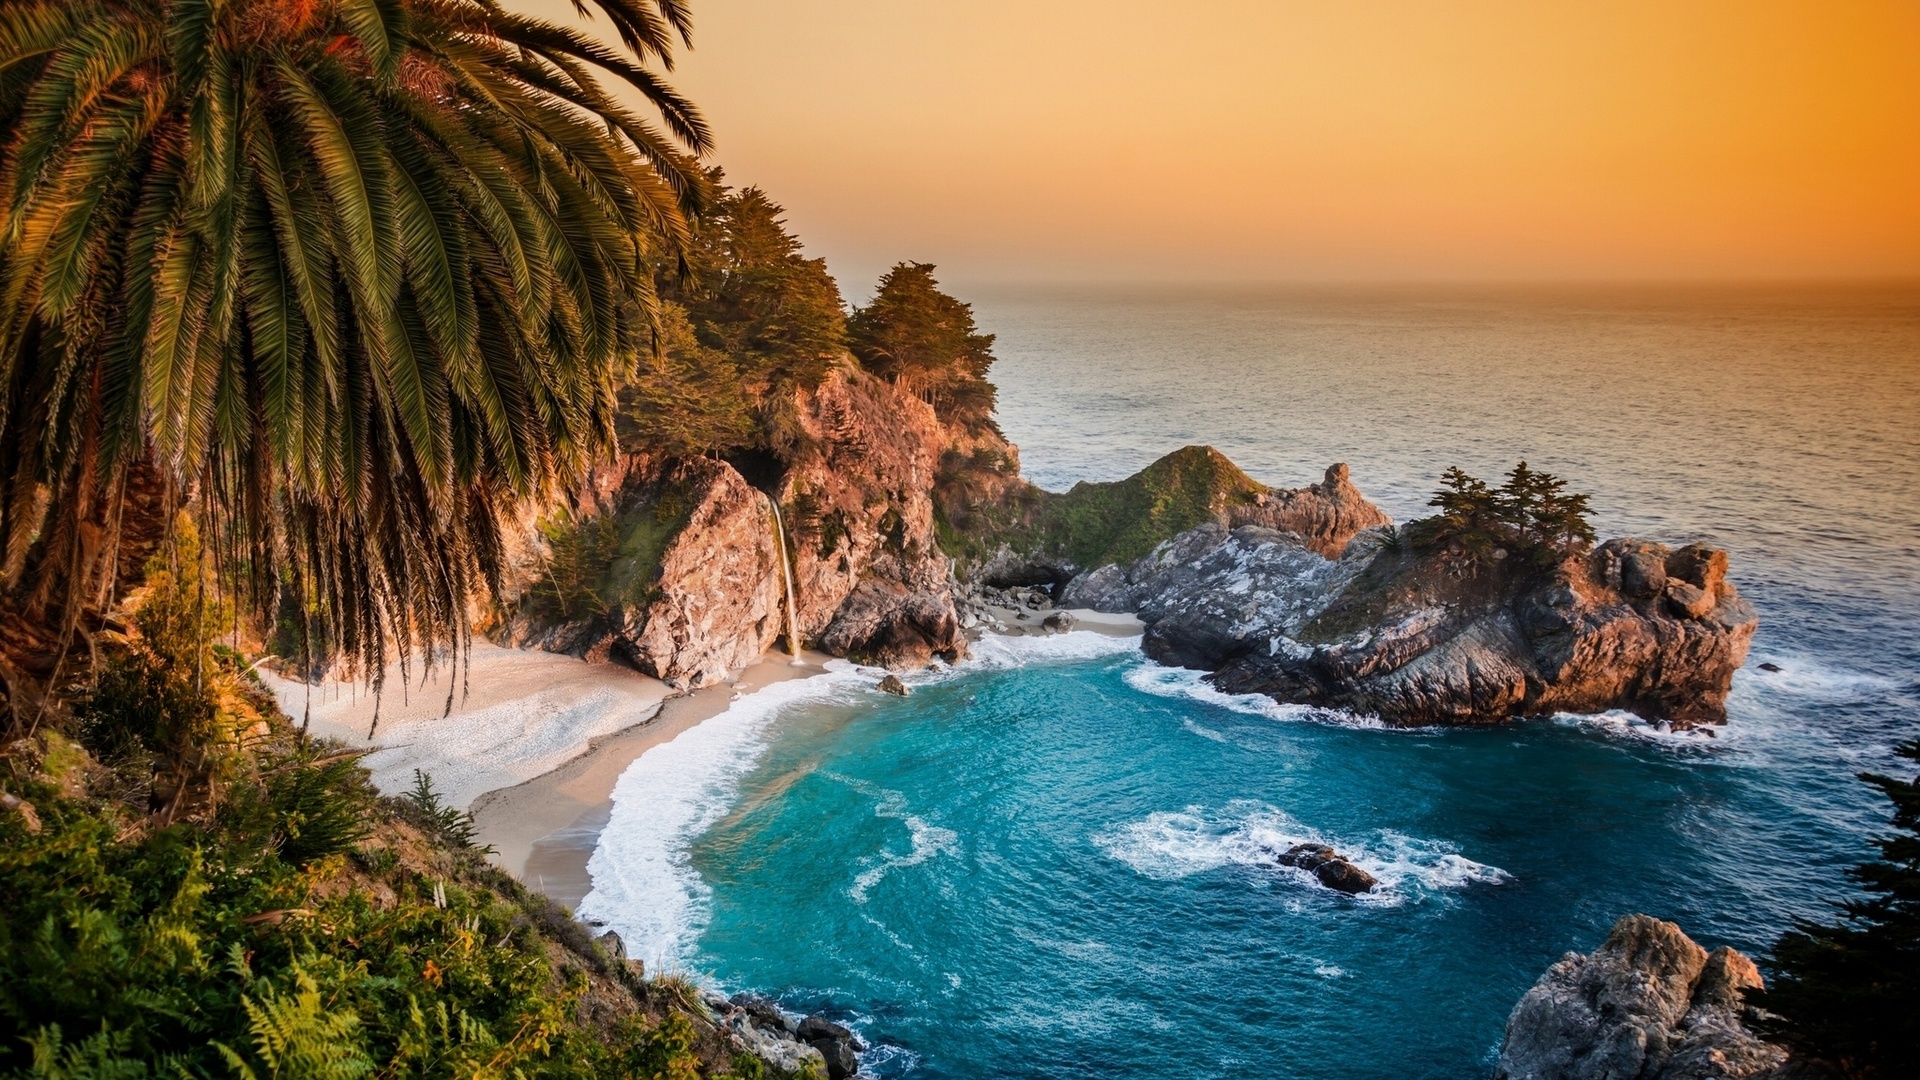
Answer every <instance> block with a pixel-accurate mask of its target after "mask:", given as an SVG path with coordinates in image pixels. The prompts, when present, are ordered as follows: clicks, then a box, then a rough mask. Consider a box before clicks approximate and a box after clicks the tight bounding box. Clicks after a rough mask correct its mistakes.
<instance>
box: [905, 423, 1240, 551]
mask: <svg viewBox="0 0 1920 1080" xmlns="http://www.w3.org/2000/svg"><path fill="white" fill-rule="evenodd" d="M1001 461H1002V459H1001V458H1000V457H999V456H997V455H996V454H995V451H994V448H991V447H988V448H984V450H983V451H982V452H981V453H978V454H976V455H974V456H973V457H969V458H958V459H950V460H949V461H947V462H945V463H944V467H943V471H942V477H941V483H942V491H941V493H940V494H941V499H940V502H939V506H940V509H941V513H942V518H941V525H942V531H941V537H940V539H941V545H942V547H944V548H945V549H946V550H947V552H948V554H950V555H955V556H958V557H960V558H962V559H964V560H966V561H967V562H969V563H972V564H975V565H978V564H981V563H984V562H986V561H987V560H989V559H992V558H993V557H994V555H995V553H996V552H997V551H998V550H999V549H1000V548H1001V547H1002V546H1003V545H1004V546H1006V547H1007V548H1008V549H1009V550H1011V551H1013V552H1014V553H1015V555H1016V558H1017V559H1018V560H1020V561H1023V562H1025V563H1031V564H1034V565H1035V567H1036V572H1040V568H1041V567H1051V568H1053V569H1052V570H1048V571H1045V572H1047V573H1053V574H1055V575H1056V576H1057V575H1059V574H1062V573H1065V572H1066V571H1067V570H1068V568H1073V569H1075V570H1088V569H1093V568H1095V567H1099V566H1105V565H1108V564H1111V563H1127V562H1131V561H1133V560H1135V559H1138V558H1141V557H1142V556H1144V555H1146V554H1147V553H1148V552H1151V551H1152V550H1153V549H1154V547H1155V546H1157V545H1158V544H1160V543H1161V542H1163V541H1165V540H1169V539H1172V538H1173V537H1175V536H1178V535H1180V534H1181V533H1183V532H1186V531H1187V530H1188V529H1191V528H1193V527H1194V526H1196V525H1200V524H1203V523H1205V522H1209V521H1217V520H1224V519H1225V518H1226V517H1227V515H1228V513H1229V511H1230V510H1231V509H1232V508H1234V507H1237V506H1249V505H1251V504H1252V503H1253V502H1254V501H1255V500H1256V499H1258V498H1259V497H1260V496H1261V495H1262V494H1264V493H1265V492H1266V491H1267V488H1266V486H1265V485H1263V484H1261V483H1259V482H1258V481H1256V480H1254V479H1253V478H1252V477H1250V476H1248V475H1247V474H1246V473H1244V472H1241V471H1240V468H1239V466H1237V465H1235V464H1234V463H1233V462H1231V461H1229V460H1227V457H1226V455H1224V454H1222V453H1220V452H1219V451H1218V450H1215V449H1214V448H1212V447H1210V446H1188V447H1184V448H1182V449H1180V450H1176V451H1174V452H1173V453H1171V454H1168V455H1166V456H1165V457H1163V458H1161V459H1159V460H1158V461H1155V462H1154V463H1153V464H1151V465H1149V466H1147V467H1146V468H1144V469H1142V470H1140V471H1139V472H1137V473H1135V474H1133V475H1132V476H1129V477H1127V478H1126V479H1124V480H1115V481H1111V482H1107V483H1092V482H1087V481H1083V482H1081V483H1078V484H1075V485H1074V486H1073V487H1072V488H1071V489H1070V490H1068V491H1066V492H1064V493H1055V492H1050V491H1045V490H1042V489H1040V488H1037V487H1034V486H1033V485H1031V484H1028V483H1026V482H1024V481H1019V482H1018V483H1014V484H1002V485H999V486H997V487H995V488H993V489H991V490H990V492H989V494H987V495H986V496H984V497H982V496H979V495H977V494H976V493H975V492H974V490H973V486H974V485H977V484H978V483H979V479H978V477H979V473H980V472H982V471H985V472H988V473H994V472H997V471H998V469H999V467H1000V466H1001Z"/></svg>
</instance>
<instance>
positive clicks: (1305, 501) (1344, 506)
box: [1227, 463, 1393, 559]
mask: <svg viewBox="0 0 1920 1080" xmlns="http://www.w3.org/2000/svg"><path fill="white" fill-rule="evenodd" d="M1227 524H1228V525H1230V526H1236V527H1237V526H1242V525H1258V526H1260V527H1262V528H1267V529H1273V530H1274V531H1276V532H1284V533H1290V534H1292V535H1294V536H1296V537H1299V539H1300V543H1301V545H1302V546H1304V547H1306V549H1307V550H1309V551H1315V552H1318V553H1320V554H1321V555H1324V556H1326V557H1327V558H1329V559H1337V558H1339V557H1340V554H1341V552H1343V551H1345V550H1346V547H1347V542H1348V541H1349V540H1352V539H1353V538H1354V537H1355V536H1357V535H1359V534H1360V533H1362V532H1364V531H1366V530H1368V529H1373V528H1378V527H1380V526H1382V525H1391V524H1393V519H1392V518H1390V517H1388V516H1387V514H1386V512H1385V511H1384V510H1381V509H1380V508H1379V507H1377V506H1375V505H1373V503H1372V502H1370V501H1368V499H1367V497H1366V496H1365V495H1362V494H1361V493H1360V489H1359V488H1357V487H1354V486H1353V481H1352V480H1351V479H1350V478H1349V477H1348V474H1347V466H1346V465H1345V463H1337V464H1334V465H1329V466H1328V467H1327V474H1326V476H1325V478H1324V479H1322V480H1321V482H1320V483H1318V484H1309V485H1307V486H1306V487H1303V488H1291V489H1289V488H1268V489H1267V490H1265V491H1263V492H1260V493H1259V494H1258V495H1256V496H1254V498H1253V500H1252V501H1251V502H1249V503H1246V504H1244V505H1240V506H1234V507H1231V508H1229V509H1228V511H1227Z"/></svg>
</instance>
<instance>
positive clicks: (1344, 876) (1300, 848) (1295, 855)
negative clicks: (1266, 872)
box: [1268, 844, 1379, 896]
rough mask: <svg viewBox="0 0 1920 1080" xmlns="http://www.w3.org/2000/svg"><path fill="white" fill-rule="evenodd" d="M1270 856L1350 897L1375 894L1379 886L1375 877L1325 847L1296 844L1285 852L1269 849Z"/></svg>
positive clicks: (1277, 861) (1278, 862)
mask: <svg viewBox="0 0 1920 1080" xmlns="http://www.w3.org/2000/svg"><path fill="white" fill-rule="evenodd" d="M1268 854H1269V855H1270V856H1271V857H1272V858H1273V861H1274V862H1275V863H1277V864H1279V865H1281V866H1291V867H1294V868H1296V869H1300V870H1305V871H1307V872H1308V873H1310V874H1312V875H1313V876H1314V877H1315V878H1316V879H1318V880H1319V882H1320V884H1322V885H1325V886H1326V887H1327V888H1329V889H1332V890H1334V891H1335V892H1343V893H1346V894H1347V895H1348V896H1354V895H1358V894H1359V893H1363V892H1372V891H1373V887H1374V886H1375V885H1378V884H1379V882H1378V881H1376V880H1374V876H1373V875H1372V874H1369V873H1367V872H1366V871H1365V870H1362V869H1360V867H1358V866H1356V865H1354V863H1353V861H1352V860H1350V859H1348V858H1347V857H1346V856H1344V855H1341V854H1340V853H1339V852H1337V851H1335V850H1333V849H1332V848H1330V847H1328V846H1327V845H1325V844H1295V845H1293V846H1292V847H1290V848H1288V849H1287V850H1285V851H1279V850H1275V849H1269V850H1268Z"/></svg>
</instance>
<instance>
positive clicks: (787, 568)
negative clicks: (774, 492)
mask: <svg viewBox="0 0 1920 1080" xmlns="http://www.w3.org/2000/svg"><path fill="white" fill-rule="evenodd" d="M762 494H765V492H762ZM767 505H768V506H771V507H772V508H773V542H774V545H775V547H776V548H778V550H779V553H780V576H781V578H782V579H783V580H784V581H785V582H786V583H787V593H786V600H787V652H788V653H790V654H791V655H792V656H793V663H794V664H795V665H796V666H798V665H800V664H804V663H806V661H804V660H802V659H800V631H799V630H798V628H797V627H796V625H795V617H794V613H793V610H794V597H793V564H792V563H789V562H788V561H787V525H786V522H784V521H782V520H781V519H780V501H779V500H778V499H775V498H774V497H773V496H771V495H767Z"/></svg>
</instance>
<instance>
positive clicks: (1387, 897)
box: [1093, 799, 1512, 906]
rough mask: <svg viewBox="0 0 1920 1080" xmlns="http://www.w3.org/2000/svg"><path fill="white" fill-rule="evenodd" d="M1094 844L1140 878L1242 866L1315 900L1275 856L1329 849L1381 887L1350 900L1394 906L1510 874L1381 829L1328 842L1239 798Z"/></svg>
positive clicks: (1168, 815)
mask: <svg viewBox="0 0 1920 1080" xmlns="http://www.w3.org/2000/svg"><path fill="white" fill-rule="evenodd" d="M1093 842H1094V844H1095V845H1096V846H1098V847H1099V848H1100V849H1101V850H1102V851H1104V852H1106V853H1107V854H1108V855H1109V856H1111V857H1113V858H1115V859H1118V860H1119V861H1121V862H1123V863H1126V864H1127V865H1128V866H1130V867H1132V868H1133V869H1134V871H1135V872H1137V873H1139V874H1141V875H1142V876H1144V877H1149V878H1154V879H1157V880H1161V881H1173V880H1178V879H1180V878H1185V877H1191V876H1193V875H1194V874H1199V873H1204V872H1207V871H1210V870H1218V869H1220V868H1222V867H1230V866H1231V867H1247V868H1254V869H1258V870H1261V871H1263V872H1268V873H1271V874H1273V875H1275V876H1277V877H1279V878H1281V879H1283V880H1289V881H1293V882H1296V883H1298V884H1300V885H1303V886H1310V887H1311V888H1312V889H1313V890H1314V893H1313V895H1316V896H1318V895H1321V894H1325V896H1326V897H1327V898H1328V899H1329V900H1331V899H1334V898H1335V896H1336V894H1334V893H1333V892H1332V891H1331V890H1327V889H1325V888H1323V887H1322V886H1320V885H1319V884H1318V882H1317V881H1315V879H1314V877H1313V875H1312V874H1310V873H1308V872H1307V871H1304V870H1300V869H1298V868H1295V867H1285V866H1279V865H1277V864H1275V862H1274V858H1273V856H1274V853H1275V852H1278V851H1285V850H1287V849H1288V848H1290V847H1292V846H1293V845H1295V844H1326V845H1329V846H1331V847H1332V848H1333V849H1334V850H1335V851H1338V852H1339V853H1340V854H1341V855H1343V856H1345V857H1346V858H1348V859H1350V860H1352V861H1353V863H1354V864H1355V865H1356V866H1359V867H1360V868H1361V869H1363V870H1365V871H1367V872H1368V873H1370V874H1372V875H1373V876H1374V878H1376V879H1377V880H1378V882H1379V884H1378V885H1377V886H1376V887H1375V889H1374V890H1373V891H1372V892H1370V893H1362V894H1360V895H1358V896H1356V897H1354V899H1355V900H1357V901H1359V902H1362V903H1371V904H1377V905H1385V906H1394V905H1398V904H1401V903H1404V902H1406V901H1407V900H1408V899H1410V898H1412V897H1415V896H1418V895H1419V894H1421V893H1424V892H1431V891H1435V890H1442V889H1459V888H1464V887H1466V886H1470V885H1495V884H1500V883H1502V882H1506V881H1511V880H1512V875H1510V874H1508V873H1507V872H1506V871H1505V870H1502V869H1500V868H1499V867H1497V866H1488V865H1486V864H1485V863H1478V862H1475V861H1473V860H1472V859H1469V858H1466V857H1465V856H1463V855H1461V854H1460V853H1459V850H1458V849H1457V848H1456V847H1455V846H1454V845H1452V844H1450V843H1447V842H1446V841H1443V840H1426V839H1420V838H1417V837H1411V836H1407V835H1405V834H1402V833H1398V832H1394V831H1392V830H1381V831H1379V832H1376V833H1374V834H1372V835H1371V836H1370V837H1368V838H1367V839H1365V840H1362V841H1355V840H1348V839H1338V838H1334V837H1329V836H1326V835H1324V834H1322V833H1320V832H1319V831H1317V830H1315V829H1311V828H1309V827H1307V826H1306V825H1303V824H1301V823H1300V822H1299V821H1297V820H1295V819H1294V818H1293V816H1292V815H1290V814H1288V813H1287V812H1286V811H1284V810H1281V809H1279V808H1278V807H1275V806H1273V805H1271V804H1268V803H1264V802H1259V801H1257V800H1253V799H1236V800H1234V801H1232V802H1230V803H1228V804H1226V805H1225V806H1224V807H1221V808H1219V809H1217V810H1210V809H1207V808H1205V807H1202V806H1188V807H1186V808H1184V809H1181V810H1161V811H1156V812H1154V813H1152V814H1149V815H1147V817H1145V818H1143V819H1141V820H1138V821H1130V822H1126V823H1124V824H1121V825H1118V826H1116V827H1114V828H1111V829H1107V830H1105V831H1103V832H1100V833H1098V834H1096V835H1095V836H1094V837H1093Z"/></svg>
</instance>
